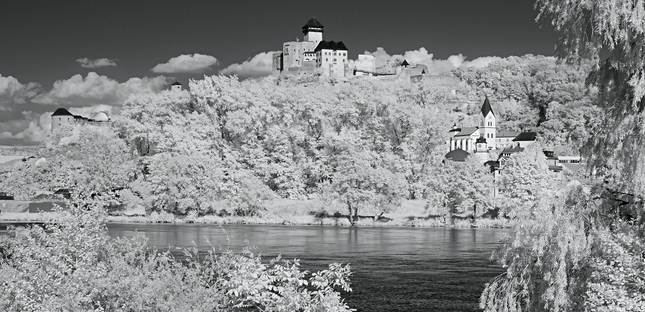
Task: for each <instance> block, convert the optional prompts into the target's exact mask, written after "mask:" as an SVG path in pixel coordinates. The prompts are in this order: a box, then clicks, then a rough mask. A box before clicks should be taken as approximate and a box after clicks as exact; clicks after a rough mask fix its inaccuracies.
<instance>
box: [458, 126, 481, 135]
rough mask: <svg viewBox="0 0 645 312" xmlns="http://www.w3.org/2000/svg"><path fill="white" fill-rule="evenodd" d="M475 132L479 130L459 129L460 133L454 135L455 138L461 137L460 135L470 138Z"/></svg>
mask: <svg viewBox="0 0 645 312" xmlns="http://www.w3.org/2000/svg"><path fill="white" fill-rule="evenodd" d="M477 130H479V128H478V127H463V128H461V131H460V132H459V133H457V134H455V136H462V135H465V136H470V135H471V134H473V133H474V132H475V131H477Z"/></svg>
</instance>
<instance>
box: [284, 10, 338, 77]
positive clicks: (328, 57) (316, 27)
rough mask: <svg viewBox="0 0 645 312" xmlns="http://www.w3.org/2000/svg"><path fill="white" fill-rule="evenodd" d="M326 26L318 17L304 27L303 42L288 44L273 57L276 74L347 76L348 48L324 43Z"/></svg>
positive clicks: (327, 42) (331, 42)
mask: <svg viewBox="0 0 645 312" xmlns="http://www.w3.org/2000/svg"><path fill="white" fill-rule="evenodd" d="M324 28H325V26H323V25H322V24H321V23H320V22H319V21H318V20H317V19H316V18H315V17H312V18H311V19H309V21H308V22H307V23H306V24H305V25H304V26H302V33H303V34H304V38H303V41H300V40H299V39H296V41H287V42H284V43H283V44H282V52H277V53H274V54H273V73H274V74H276V75H278V74H280V73H282V72H287V73H291V74H303V73H316V72H317V73H321V74H322V75H324V76H327V77H345V76H346V75H347V71H348V70H347V65H348V61H347V56H348V53H347V47H346V46H345V44H344V43H343V42H342V41H338V42H334V41H325V40H323V32H324Z"/></svg>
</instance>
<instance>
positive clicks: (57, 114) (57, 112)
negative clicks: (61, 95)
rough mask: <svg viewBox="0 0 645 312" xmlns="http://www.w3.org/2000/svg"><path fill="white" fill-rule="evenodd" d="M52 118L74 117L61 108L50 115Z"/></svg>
mask: <svg viewBox="0 0 645 312" xmlns="http://www.w3.org/2000/svg"><path fill="white" fill-rule="evenodd" d="M52 116H74V115H72V113H70V112H69V111H68V110H66V109H64V108H62V107H61V108H59V109H57V110H56V111H55V112H54V113H53V114H52Z"/></svg>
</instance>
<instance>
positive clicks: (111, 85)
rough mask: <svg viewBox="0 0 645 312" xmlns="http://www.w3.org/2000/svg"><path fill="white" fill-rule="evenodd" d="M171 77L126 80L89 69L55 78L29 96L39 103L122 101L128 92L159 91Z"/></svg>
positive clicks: (91, 103) (92, 103) (115, 103)
mask: <svg viewBox="0 0 645 312" xmlns="http://www.w3.org/2000/svg"><path fill="white" fill-rule="evenodd" d="M169 82H170V79H169V78H167V77H164V76H157V77H152V78H148V77H144V78H136V77H135V78H130V79H129V80H128V81H126V82H122V83H119V82H118V81H116V80H114V79H111V78H108V77H107V76H100V75H98V74H97V73H95V72H90V73H88V74H87V77H85V78H83V76H81V75H78V74H77V75H74V76H72V77H71V78H69V79H67V80H58V81H56V82H54V86H53V87H52V89H51V90H50V91H49V92H47V93H44V94H40V95H38V96H37V97H35V98H33V99H32V102H34V103H38V104H51V105H62V104H64V105H65V106H69V105H76V106H91V105H95V104H108V105H121V104H123V102H124V101H125V99H126V98H127V97H128V96H130V95H133V94H134V95H137V94H143V93H148V92H159V91H161V90H162V89H163V88H164V87H165V86H166V85H167V84H168V83H169Z"/></svg>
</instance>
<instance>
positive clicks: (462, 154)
mask: <svg viewBox="0 0 645 312" xmlns="http://www.w3.org/2000/svg"><path fill="white" fill-rule="evenodd" d="M468 156H470V153H468V152H466V151H464V150H462V149H460V148H458V149H456V150H452V151H450V152H448V154H446V159H449V160H452V161H466V158H468Z"/></svg>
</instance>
